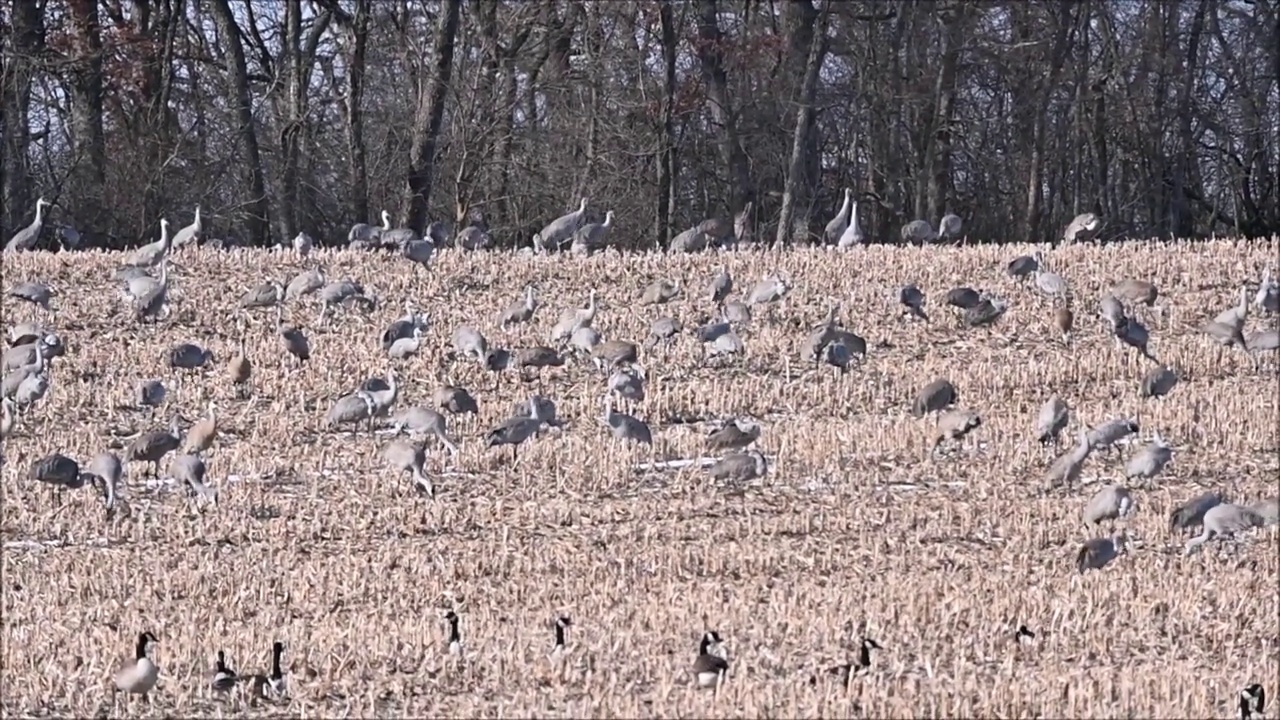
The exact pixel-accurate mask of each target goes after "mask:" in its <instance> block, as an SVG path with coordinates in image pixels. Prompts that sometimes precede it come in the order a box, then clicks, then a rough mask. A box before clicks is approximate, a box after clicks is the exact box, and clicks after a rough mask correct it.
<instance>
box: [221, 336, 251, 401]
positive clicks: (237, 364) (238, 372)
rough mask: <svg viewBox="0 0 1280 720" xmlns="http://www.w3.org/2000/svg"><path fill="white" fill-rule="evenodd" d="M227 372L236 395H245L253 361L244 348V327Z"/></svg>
mask: <svg viewBox="0 0 1280 720" xmlns="http://www.w3.org/2000/svg"><path fill="white" fill-rule="evenodd" d="M227 374H228V375H230V376H231V384H232V385H234V386H235V390H236V396H237V397H241V398H243V397H245V395H247V394H248V390H249V385H248V383H249V377H250V376H251V375H252V374H253V363H252V362H250V361H249V355H248V354H247V353H246V352H245V349H244V328H241V330H240V348H239V352H238V353H237V354H236V355H235V357H232V358H231V362H230V363H229V364H228V366H227Z"/></svg>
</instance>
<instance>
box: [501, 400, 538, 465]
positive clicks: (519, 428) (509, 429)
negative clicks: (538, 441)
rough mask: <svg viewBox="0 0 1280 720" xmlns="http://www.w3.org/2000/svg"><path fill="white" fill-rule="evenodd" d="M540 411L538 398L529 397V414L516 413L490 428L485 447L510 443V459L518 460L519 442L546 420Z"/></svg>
mask: <svg viewBox="0 0 1280 720" xmlns="http://www.w3.org/2000/svg"><path fill="white" fill-rule="evenodd" d="M541 411H542V407H541V406H540V404H539V403H538V398H537V397H536V396H531V397H530V398H529V416H528V417H522V416H519V415H516V416H513V417H510V418H507V419H506V420H504V421H503V422H502V423H501V424H500V425H498V426H497V427H495V428H494V429H492V430H490V431H489V435H488V438H487V439H488V444H487V447H496V446H498V445H510V446H511V459H512V461H513V462H518V461H519V454H518V453H519V446H520V444H521V443H523V442H525V441H526V440H528V439H529V438H531V437H533V436H534V435H535V434H537V432H538V431H539V430H541V429H542V425H543V424H544V423H545V422H547V420H544V419H543V417H542V415H541Z"/></svg>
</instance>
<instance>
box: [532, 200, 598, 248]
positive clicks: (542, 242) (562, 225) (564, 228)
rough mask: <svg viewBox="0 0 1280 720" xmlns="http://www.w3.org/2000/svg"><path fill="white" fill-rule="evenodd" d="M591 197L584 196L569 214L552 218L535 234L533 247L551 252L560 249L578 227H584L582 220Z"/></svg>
mask: <svg viewBox="0 0 1280 720" xmlns="http://www.w3.org/2000/svg"><path fill="white" fill-rule="evenodd" d="M588 200H589V198H585V197H584V198H582V200H581V202H580V203H579V205H578V209H577V210H576V211H574V212H571V213H569V214H567V215H561V216H560V217H558V218H556V219H555V220H552V221H551V222H550V223H548V224H547V226H546V227H544V228H542V231H541V232H539V233H537V234H535V235H534V236H533V247H534V249H535V250H536V251H538V252H550V251H552V250H559V249H560V246H562V245H564V244H565V242H566V241H568V240H569V239H570V238H571V237H573V234H574V232H576V231H577V230H578V228H580V227H582V221H583V219H584V218H586V216H587V202H588Z"/></svg>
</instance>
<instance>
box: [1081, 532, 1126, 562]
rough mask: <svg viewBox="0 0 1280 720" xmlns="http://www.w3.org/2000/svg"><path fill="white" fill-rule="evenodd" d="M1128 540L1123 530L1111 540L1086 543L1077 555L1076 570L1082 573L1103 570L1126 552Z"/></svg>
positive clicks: (1096, 539) (1098, 539)
mask: <svg viewBox="0 0 1280 720" xmlns="http://www.w3.org/2000/svg"><path fill="white" fill-rule="evenodd" d="M1128 540H1129V535H1128V533H1126V532H1125V531H1124V530H1121V531H1120V532H1119V533H1117V534H1115V535H1113V536H1112V537H1110V538H1094V539H1092V540H1088V541H1086V542H1085V543H1084V545H1083V546H1081V548H1080V553H1079V554H1078V555H1076V569H1077V570H1079V571H1080V572H1082V573H1083V572H1084V571H1085V570H1101V569H1102V568H1104V567H1106V565H1107V563H1109V562H1111V561H1112V560H1115V559H1116V558H1117V557H1119V556H1120V555H1121V554H1122V553H1123V552H1124V551H1125V547H1126V545H1127V544H1128Z"/></svg>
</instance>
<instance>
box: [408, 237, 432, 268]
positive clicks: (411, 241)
mask: <svg viewBox="0 0 1280 720" xmlns="http://www.w3.org/2000/svg"><path fill="white" fill-rule="evenodd" d="M435 252H436V246H435V245H434V244H432V242H431V241H430V240H424V239H422V238H417V237H412V238H408V239H406V240H404V241H403V242H401V243H400V255H401V257H403V258H404V259H406V260H408V261H409V262H412V263H416V264H418V265H421V266H423V267H429V266H430V265H431V258H432V257H433V256H434V255H435Z"/></svg>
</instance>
